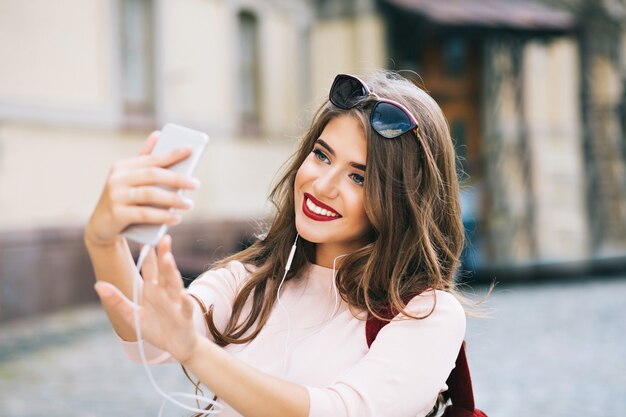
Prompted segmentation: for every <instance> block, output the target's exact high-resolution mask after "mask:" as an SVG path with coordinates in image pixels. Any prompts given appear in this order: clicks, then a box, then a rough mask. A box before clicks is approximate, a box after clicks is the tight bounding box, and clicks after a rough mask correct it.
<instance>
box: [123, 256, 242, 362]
mask: <svg viewBox="0 0 626 417" xmlns="http://www.w3.org/2000/svg"><path fill="white" fill-rule="evenodd" d="M248 268H249V266H248ZM248 268H247V267H246V266H245V265H243V264H242V263H241V262H237V261H233V262H230V263H229V264H228V265H226V266H225V267H224V268H221V269H216V270H213V271H207V272H205V273H203V274H202V275H200V276H199V277H198V278H196V279H195V280H194V281H193V282H192V283H191V284H190V285H189V288H188V289H187V291H188V292H189V293H190V294H193V295H195V296H196V297H198V298H199V299H200V300H202V302H204V305H205V306H206V307H207V308H210V306H213V319H214V320H215V325H216V326H217V328H218V329H220V330H222V329H224V328H225V327H226V324H227V323H228V319H229V318H230V312H231V307H232V302H233V300H234V298H235V295H236V294H237V291H238V289H239V287H240V286H241V284H242V283H243V282H244V281H245V280H246V278H247V277H248V276H249V275H250V272H249V270H248ZM193 308H194V310H193V322H194V327H195V328H196V330H197V331H198V333H200V334H202V335H204V336H205V337H211V336H210V333H209V328H208V326H207V324H206V321H205V319H204V316H203V314H202V310H201V308H200V305H199V304H198V303H197V302H195V301H194V304H193ZM118 339H119V341H120V343H121V344H122V347H123V348H124V351H125V352H126V355H127V356H128V357H129V358H130V359H131V360H132V361H134V362H141V357H140V355H139V342H128V341H125V340H123V339H121V338H120V337H119V336H118ZM143 345H144V352H145V354H146V361H147V362H148V364H151V365H152V364H159V363H167V362H174V359H173V358H172V356H171V355H170V354H169V352H166V351H163V350H161V349H159V348H157V347H155V346H154V345H152V344H150V343H148V342H146V341H144V342H143Z"/></svg>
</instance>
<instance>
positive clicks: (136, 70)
mask: <svg viewBox="0 0 626 417" xmlns="http://www.w3.org/2000/svg"><path fill="white" fill-rule="evenodd" d="M152 6H153V5H152V0H122V1H121V2H120V14H121V25H120V30H121V34H120V38H121V39H120V41H121V42H120V43H121V49H122V51H121V52H122V57H121V61H122V62H121V65H122V80H121V82H122V101H123V108H124V113H125V115H126V116H127V117H129V118H130V120H131V121H132V119H133V118H134V117H135V118H136V117H142V116H143V117H145V116H151V115H152V114H153V112H154V72H153V68H154V44H153V39H154V32H153V7H152Z"/></svg>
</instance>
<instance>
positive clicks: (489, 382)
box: [0, 277, 626, 417]
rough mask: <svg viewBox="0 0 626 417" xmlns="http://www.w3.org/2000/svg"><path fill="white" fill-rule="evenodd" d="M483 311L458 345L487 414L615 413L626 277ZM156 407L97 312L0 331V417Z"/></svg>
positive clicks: (622, 387) (625, 387) (625, 406)
mask: <svg viewBox="0 0 626 417" xmlns="http://www.w3.org/2000/svg"><path fill="white" fill-rule="evenodd" d="M484 290H485V289H484V288H478V289H477V290H476V296H480V295H481V294H482V293H484ZM483 306H484V307H485V309H486V310H487V312H488V313H489V314H490V316H491V317H490V318H480V319H478V318H470V319H469V320H468V331H467V342H468V355H469V361H470V368H471V370H472V374H473V380H474V390H475V395H476V401H477V404H478V406H479V407H480V408H482V409H484V410H485V411H486V412H487V413H488V414H489V416H490V417H522V416H530V415H537V416H546V417H576V416H580V417H583V416H584V417H607V416H624V415H626V311H625V309H624V307H625V306H626V277H624V278H620V279H606V278H598V279H592V278H589V279H587V280H584V281H568V282H562V283H555V282H551V283H542V284H532V285H522V284H518V285H508V286H506V285H502V284H500V285H498V286H497V287H496V290H495V291H494V292H493V293H492V294H491V296H490V297H489V299H488V301H487V302H486V303H485V304H484V305H483ZM153 373H154V376H155V378H156V380H157V381H158V383H159V385H160V386H161V387H162V388H163V389H164V390H165V391H168V392H169V391H176V390H184V391H186V392H191V388H190V384H189V382H188V381H187V380H186V379H185V377H184V376H183V374H182V372H181V370H180V367H179V366H177V365H165V366H158V367H153ZM159 406H160V397H159V396H158V394H157V393H156V392H155V391H154V389H153V388H152V386H151V385H150V382H149V381H148V379H147V378H146V375H145V373H144V370H143V369H142V367H141V366H140V365H137V364H134V363H131V362H130V361H128V360H127V359H126V358H125V356H124V354H123V352H122V350H121V347H120V346H119V345H118V343H117V341H116V338H115V336H114V334H113V332H112V330H111V329H110V327H109V324H108V322H107V321H106V318H105V316H104V313H103V312H102V310H101V309H100V307H99V306H98V305H96V306H87V307H83V308H77V309H72V310H68V311H64V312H61V313H55V314H51V315H47V316H44V317H39V318H35V319H32V318H31V319H28V320H21V321H16V322H12V323H8V324H3V325H1V326H0V416H2V417H27V416H28V417H31V416H47V417H57V416H59V417H60V416H64V417H73V416H81V417H92V416H93V417H97V416H117V417H124V416H128V417H130V416H133V417H137V416H156V415H157V414H158V410H159ZM189 414H190V413H188V412H185V411H179V410H176V409H174V408H172V407H171V406H168V407H166V409H165V412H164V415H165V416H189Z"/></svg>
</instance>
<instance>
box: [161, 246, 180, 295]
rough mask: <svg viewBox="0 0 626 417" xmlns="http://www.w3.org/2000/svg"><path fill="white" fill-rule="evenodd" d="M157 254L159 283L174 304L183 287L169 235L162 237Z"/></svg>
mask: <svg viewBox="0 0 626 417" xmlns="http://www.w3.org/2000/svg"><path fill="white" fill-rule="evenodd" d="M157 252H158V255H159V256H158V266H159V273H160V274H159V282H161V283H162V285H163V286H164V287H165V289H166V290H167V292H168V294H169V296H170V297H171V298H172V299H174V300H176V302H179V300H178V298H179V293H180V290H181V289H182V288H183V285H182V278H181V276H180V272H179V271H178V267H177V266H176V261H175V260H174V255H173V254H172V238H171V236H170V235H165V236H163V238H162V239H161V241H160V242H159V244H158V246H157Z"/></svg>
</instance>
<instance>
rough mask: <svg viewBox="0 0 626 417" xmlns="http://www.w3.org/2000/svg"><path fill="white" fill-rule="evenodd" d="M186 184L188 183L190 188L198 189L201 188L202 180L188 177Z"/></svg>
mask: <svg viewBox="0 0 626 417" xmlns="http://www.w3.org/2000/svg"><path fill="white" fill-rule="evenodd" d="M185 182H186V183H187V185H188V186H190V187H193V188H198V187H200V180H199V179H197V178H194V177H187V179H186V180H185Z"/></svg>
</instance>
